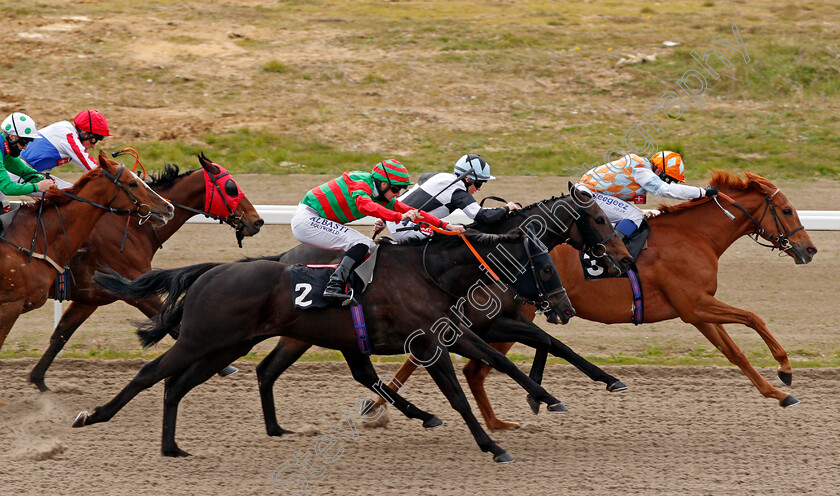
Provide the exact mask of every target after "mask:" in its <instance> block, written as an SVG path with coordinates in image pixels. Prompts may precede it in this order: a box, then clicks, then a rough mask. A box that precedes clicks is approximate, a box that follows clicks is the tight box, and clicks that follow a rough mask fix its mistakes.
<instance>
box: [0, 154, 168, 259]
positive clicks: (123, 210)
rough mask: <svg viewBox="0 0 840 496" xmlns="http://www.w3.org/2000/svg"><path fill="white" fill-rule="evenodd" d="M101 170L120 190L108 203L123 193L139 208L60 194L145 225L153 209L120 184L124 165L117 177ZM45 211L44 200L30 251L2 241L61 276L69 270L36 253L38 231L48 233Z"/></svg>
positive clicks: (60, 220) (60, 219) (59, 215)
mask: <svg viewBox="0 0 840 496" xmlns="http://www.w3.org/2000/svg"><path fill="white" fill-rule="evenodd" d="M99 170H100V171H101V172H102V174H103V175H104V176H105V177H107V178H108V180H110V181H111V182H112V183H114V184H115V185H117V187H118V188H119V190H118V191H117V192H116V193H114V196H113V197H112V198H111V199H110V200H109V201H108V203H109V204H110V203H111V202H113V201H114V200H115V199H116V198H117V195H119V194H120V191H122V192H123V193H125V194H126V196H128V198H129V200H131V203H133V204H134V206H135V207H137V208H135V209H126V208H114V207H110V206H108V205H102V204H99V203H96V202H94V201H90V200H88V199H87V198H82V197H80V196H77V195H74V194H73V193H68V192H67V191H65V190H62V189H59V190H58V191H59V193H61V194H62V195H64V196H66V197H68V198H70V199H72V200H75V201H79V202H82V203H86V204H88V205H91V206H94V207H96V208H101V209H103V210H106V211H108V212H110V213H112V214H117V215H136V216H138V217H140V224H143V223H144V222H146V221H147V220H149V219H150V218H151V216H152V215H153V214H152V207H151V206H150V205H147V204H145V203H141V202H140V201H138V200H137V198H135V196H134V195H132V194H131V192H130V191H129V190H128V189H127V188H126V187H125V186H124V185H123V184H122V183H121V182H120V177H122V174H123V171H124V170H125V166H124V165H121V166H120V168H119V170H117V173H116V175H114V174H111V173H110V172H108V171H107V170H105V169H104V168H102V167H100V168H99ZM46 176H47V178H49V173H47V174H46ZM54 207H55V209H56V213H57V214H58V220H59V222H60V223H61V229H62V231H63V233H64V240H65V243H66V244H67V252H68V253H70V240H69V238H68V236H67V229H66V228H65V227H64V220H63V219H62V217H61V210H59V208H58V205H54ZM144 207H145V209H146V210H145V213H144ZM43 210H44V202H43V200H42V201H41V202H39V204H38V219H37V221H36V223H35V233H34V234H33V236H32V244H31V246H30V247H29V249H26V248H24V247H22V246H18V245H17V244H15V243H12V242H11V241H9V240H8V239H6V238H5V237H4V236H2V235H0V240H2V241H5V242H6V243H9V244H10V245H12V246H14V247H15V248H17V249H18V250H19V251H21V252H22V253H25V254H27V255H29V261H32V258H33V257H35V258H40V259H42V260H44V261H46V262H47V263H49V264H50V265H52V266H53V267H54V268H55V269H56V270H57V271H58V273H59V274H61V273H62V272H64V271H65V270H66V269H67V268H66V267H61V266H60V265H59V264H58V263H56V262H55V261H54V260H53V259H52V258H50V257H49V256H48V255H46V253H44V254H40V253H36V252H35V244H36V242H37V239H38V231H39V230H40V229H42V228H43V231H44V233H46V227H45V226H44V221H43V219H42V214H43ZM45 236H46V234H45ZM45 248H46V241H45ZM45 251H46V250H45Z"/></svg>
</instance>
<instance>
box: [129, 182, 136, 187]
mask: <svg viewBox="0 0 840 496" xmlns="http://www.w3.org/2000/svg"><path fill="white" fill-rule="evenodd" d="M128 187H129V188H136V187H137V181H131V182H130V183H128Z"/></svg>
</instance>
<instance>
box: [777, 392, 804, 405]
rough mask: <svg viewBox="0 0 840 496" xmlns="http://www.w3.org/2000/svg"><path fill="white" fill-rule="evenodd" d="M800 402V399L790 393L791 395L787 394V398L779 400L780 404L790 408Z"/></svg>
mask: <svg viewBox="0 0 840 496" xmlns="http://www.w3.org/2000/svg"><path fill="white" fill-rule="evenodd" d="M799 403H800V401H799V400H798V399H796V397H795V396H793V395H792V394H789V395H787V396H785V399H783V400H782V401H780V402H779V405H780V406H781V407H782V408H790V407H792V406H796V405H798V404H799Z"/></svg>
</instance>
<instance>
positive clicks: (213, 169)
mask: <svg viewBox="0 0 840 496" xmlns="http://www.w3.org/2000/svg"><path fill="white" fill-rule="evenodd" d="M198 162H199V163H200V164H201V167H203V168H204V170H206V171H207V172H209V173H211V174H214V175H215V174H218V173H219V172H221V171H220V170H219V167H218V166H217V165H216V164H214V163H213V162H211V161H210V159H209V158H207V156H206V155H204V151H203V150H202V152H201V154H200V155H199V156H198Z"/></svg>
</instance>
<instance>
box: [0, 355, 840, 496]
mask: <svg viewBox="0 0 840 496" xmlns="http://www.w3.org/2000/svg"><path fill="white" fill-rule="evenodd" d="M32 364H33V361H32V360H29V359H22V360H7V361H4V362H3V363H2V365H0V370H1V371H2V375H3V381H2V383H0V397H2V398H4V399H6V400H11V403H12V404H11V405H10V406H9V407H6V408H5V409H4V410H5V411H3V413H2V415H0V430H1V431H2V432H3V435H2V436H0V487H2V488H3V493H4V494H55V493H60V494H68V495H75V494H102V493H109V494H126V493H129V492H131V493H137V494H168V495H172V494H295V492H296V491H297V490H299V489H300V488H301V487H300V486H297V485H290V486H289V487H287V488H285V489H278V488H276V487H274V486H272V479H271V477H272V474H273V473H274V471H275V469H276V468H277V467H278V466H280V465H281V464H283V463H284V462H290V465H289V468H288V469H284V471H281V476H280V477H279V479H278V480H280V481H283V480H285V479H286V478H288V477H291V476H292V474H294V473H295V472H300V473H303V474H306V472H304V471H303V469H301V468H296V467H295V465H294V454H295V453H298V454H300V455H301V456H306V455H305V453H306V452H307V451H308V452H310V453H314V449H315V448H314V446H315V443H316V441H317V439H318V438H319V437H320V436H321V435H323V434H327V433H329V432H331V428H332V427H333V426H335V427H340V428H344V429H350V427H349V425H348V421H347V419H346V417H345V414H347V413H348V411H351V412H352V411H353V410H352V409H353V406H354V404H355V402H356V400H357V398H359V397H360V396H362V395H364V394H365V390H364V389H363V388H362V386H360V385H359V384H357V383H355V382H354V381H353V380H352V378H351V377H350V374H349V371H348V370H347V367H346V365H344V364H341V363H302V364H297V365H295V366H294V367H293V368H292V369H290V370H289V371H288V372H287V373H286V374H284V375H283V376H282V377H281V378H280V380H279V381H278V385H277V386H276V387H275V394H276V399H277V411H278V418H279V421H280V423H281V425H282V426H283V427H284V428H286V429H290V430H293V431H297V432H299V434H295V435H291V436H288V437H285V436H284V437H282V438H270V437H268V436H266V435H265V430H264V428H263V424H262V420H261V413H260V406H259V405H260V404H259V399H258V392H257V384H256V380H255V376H254V365H253V364H243V365H242V369H243V370H242V371H241V372H240V373H239V374H236V375H234V376H231V377H229V378H224V379H223V378H218V377H216V378H213V379H211V380H210V381H209V382H208V383H207V384H205V385H204V386H203V387H199V388H197V389H196V390H195V391H193V393H191V394H190V395H188V396H187V397H186V399H185V400H184V401H183V402H182V408H181V410H180V415H179V424H178V440H179V441H180V447H181V448H182V449H185V450H187V451H189V452H191V453H192V454H193V455H194V456H192V457H189V458H186V459H170V458H163V457H161V456H160V454H159V446H160V445H159V443H160V436H159V434H160V426H161V425H160V422H161V415H160V414H161V400H162V396H163V394H162V391H163V390H162V386H156V387H155V388H153V389H151V390H149V391H146V392H144V393H142V394H140V395H139V396H138V397H137V398H136V399H135V400H134V401H133V402H131V403H129V404H128V405H127V406H126V408H125V409H123V411H122V412H121V413H119V414H118V415H117V416H116V417H115V418H114V419H113V420H112V421H111V422H109V423H105V424H97V425H92V426H87V427H84V428H81V429H73V428H71V427H70V424H71V422H72V421H73V418H74V417H75V415H76V413H78V411H79V410H82V409H90V408H92V407H94V406H96V405H100V404H102V403H104V402H105V401H107V400H110V398H111V397H112V395H113V394H115V393H116V392H117V391H118V390H119V389H120V388H122V387H123V386H124V385H125V384H126V383H127V382H128V381H129V380H130V378H131V377H132V376H133V375H134V373H135V372H136V370H137V369H138V368H139V367H140V366H141V365H142V361H139V360H110V361H94V360H65V361H62V362H59V364H58V365H57V366H56V367H55V369H54V381H55V383H56V385H57V386H58V387H57V388H56V391H55V392H54V393H49V394H39V393H37V392H36V391H34V390H33V389H31V388H29V387H27V386H26V385H25V382H24V381H25V375H26V373H27V372H28V370H29V368H30V367H31V366H32ZM377 368H378V369H379V371H380V373H384V372H391V373H393V372H394V371H395V369H396V367H395V366H394V365H393V364H380V365H378V366H377ZM608 371H609V372H610V373H613V374H615V375H616V376H617V377H619V378H621V379H622V380H623V381H625V382H626V383H627V384H628V385H629V387H630V389H629V390H628V391H626V392H623V393H612V394H611V393H607V392H606V391H604V390H603V388H602V387H601V386H600V385H596V384H593V383H591V382H589V381H588V380H587V379H585V378H584V377H583V376H582V375H581V374H579V373H578V372H577V371H575V370H574V369H571V368H570V367H567V366H554V367H550V368H549V370H548V371H547V373H546V381H545V384H546V387H547V389H548V390H549V391H550V392H552V393H553V394H555V395H558V397H559V398H561V399H562V401H563V402H564V403H565V404H566V405H567V406H568V407H569V409H570V412H569V413H567V414H547V413H545V412H542V413H541V414H540V415H539V416H537V417H534V416H533V415H532V414H531V412H530V410H529V409H528V406H527V405H526V403H525V401H524V396H525V393H524V392H523V391H522V390H521V389H519V388H518V386H516V385H515V384H513V382H512V381H510V380H509V379H508V378H506V377H505V378H502V377H500V376H499V375H492V376H491V377H490V378H489V379H488V388H489V390H490V391H491V393H492V394H493V397H494V398H495V400H496V406H497V411H498V412H499V413H500V414H501V415H502V416H503V417H504V418H506V419H508V420H516V421H521V422H523V424H522V428H521V429H519V430H517V431H511V432H503V433H494V434H491V435H492V437H493V439H494V440H495V441H496V442H497V443H499V444H500V445H501V446H502V447H503V448H505V449H506V450H507V451H508V452H509V453H510V454H511V455H513V456H514V458H516V462H515V463H513V464H509V465H501V466H500V465H496V464H494V463H493V461H492V459H491V456H490V455H488V454H485V453H482V452H481V451H479V449H478V448H477V447H476V445H475V443H474V441H473V439H472V437H471V436H470V435H469V433H468V431H467V429H466V426H465V425H464V423H463V421H462V420H461V419H460V417H459V416H458V415H457V414H456V413H455V412H454V411H453V410H452V409H451V408H450V407H449V406H448V404H447V403H446V401H445V399H444V398H443V395H442V394H440V393H439V392H438V391H437V389H436V387H435V386H434V383H433V382H432V381H431V379H430V378H429V376H428V375H427V374H425V373H422V372H421V373H418V374H417V375H416V376H415V377H413V378H412V379H411V380H410V381H409V382H408V383H407V384H406V391H407V393H406V394H407V397H408V398H409V399H410V400H412V401H414V402H415V403H416V404H417V405H418V406H419V407H421V408H423V409H426V410H427V411H430V412H432V413H434V414H436V415H438V416H439V417H440V418H441V419H443V421H444V422H445V425H444V426H443V427H442V428H440V429H437V430H432V431H425V430H424V429H423V428H422V427H421V426H420V424H419V422H418V421H409V420H407V419H406V418H405V417H402V416H401V415H400V414H399V413H398V412H391V413H390V423H389V425H388V427H387V428H377V429H369V428H363V422H361V421H360V420H359V418H358V417H357V416H356V415H355V413H351V414H349V415H350V418H351V419H353V421H354V424H355V425H356V427H357V437H355V438H354V439H346V438H344V437H341V436H338V437H339V439H340V443H341V447H342V448H343V449H344V451H343V452H342V454H341V456H340V457H338V458H337V459H336V460H335V461H334V462H333V463H331V464H329V465H324V464H323V463H321V462H320V461H319V460H317V459H316V457H315V455H314V454H311V455H310V456H311V457H312V458H311V459H310V463H311V466H312V468H313V470H317V471H321V470H323V474H322V475H321V476H320V477H317V478H316V477H314V476H311V475H307V478H308V484H309V486H308V489H307V490H306V491H305V494H337V495H392V494H393V495H402V494H492V495H496V494H498V495H507V494H528V495H531V494H577V495H610V496H612V495H616V494H646V495H647V494H649V495H680V496H682V495H686V494H698V495H721V496H729V495H732V494H779V493H780V492H781V493H784V494H813V495H831V494H838V492H839V491H840V474H838V472H837V470H836V469H837V463H836V462H837V457H836V455H837V452H838V450H840V434H838V431H837V429H834V428H830V427H828V426H834V425H837V422H840V409H838V404H837V393H838V388H840V379H838V376H839V375H840V370H838V369H812V370H803V371H797V373H796V377H795V379H794V386H793V387H792V388H791V391H792V392H794V393H795V394H796V395H797V396H798V397H799V398H800V399H802V400H803V403H802V404H801V405H799V406H797V407H795V408H791V409H787V410H783V409H781V408H779V407H778V406H777V405H776V404H775V402H773V401H770V400H765V399H762V398H761V397H760V396H759V395H758V394H757V393H756V392H755V391H754V390H753V388H752V386H750V384H749V383H747V381H746V380H745V379H744V377H743V376H742V375H741V373H740V372H738V371H737V370H734V369H731V368H716V367H636V366H630V367H610V368H609V369H608ZM762 372H763V373H764V375H765V376H767V377H771V376H772V374H773V371H772V370H767V369H764V370H763V371H762ZM459 376H460V374H459ZM462 386H463V387H466V385H465V384H463V381H462ZM335 453H336V451H332V454H335ZM298 494H304V493H303V492H301V493H298Z"/></svg>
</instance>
